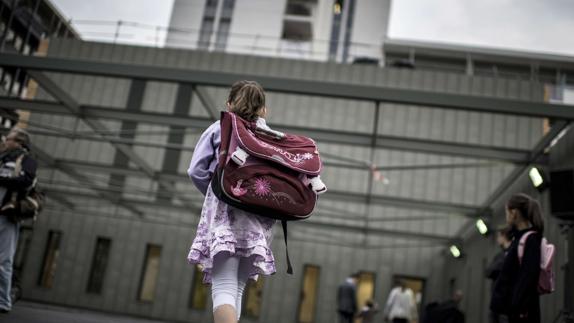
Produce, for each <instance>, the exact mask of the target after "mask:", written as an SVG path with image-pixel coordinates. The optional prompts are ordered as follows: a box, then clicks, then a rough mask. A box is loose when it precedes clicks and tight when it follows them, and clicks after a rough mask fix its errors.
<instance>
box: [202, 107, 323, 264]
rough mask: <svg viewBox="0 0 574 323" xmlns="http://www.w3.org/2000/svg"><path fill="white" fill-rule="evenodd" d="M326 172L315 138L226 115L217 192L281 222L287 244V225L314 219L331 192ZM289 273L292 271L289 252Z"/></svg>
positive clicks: (241, 206)
mask: <svg viewBox="0 0 574 323" xmlns="http://www.w3.org/2000/svg"><path fill="white" fill-rule="evenodd" d="M321 169H322V163H321V158H320V156H319V151H318V149H317V146H316V144H315V142H314V141H313V140H312V139H311V138H308V137H304V136H298V135H294V134H286V133H282V132H278V131H274V130H272V129H271V128H269V127H267V126H266V125H265V124H258V123H257V122H250V121H247V120H244V119H242V118H241V117H239V116H237V115H236V114H234V113H230V112H222V113H221V145H220V146H219V163H218V165H217V168H216V169H215V173H214V176H213V178H212V180H211V187H212V189H213V192H214V194H215V195H216V196H217V197H218V198H219V199H220V200H222V201H223V202H225V203H227V204H229V205H231V206H234V207H236V208H239V209H241V210H244V211H248V212H250V213H255V214H258V215H260V216H264V217H270V218H274V219H277V220H280V221H281V224H282V226H283V235H284V238H285V246H287V221H296V220H304V219H307V218H308V217H309V216H311V212H312V211H313V209H314V208H315V205H316V203H317V196H318V195H319V194H322V193H324V192H325V191H326V190H327V188H326V186H325V185H324V183H323V182H322V181H321V179H320V177H319V174H320V173H321ZM287 272H288V273H292V272H293V269H292V266H291V262H290V260H289V253H288V252H287Z"/></svg>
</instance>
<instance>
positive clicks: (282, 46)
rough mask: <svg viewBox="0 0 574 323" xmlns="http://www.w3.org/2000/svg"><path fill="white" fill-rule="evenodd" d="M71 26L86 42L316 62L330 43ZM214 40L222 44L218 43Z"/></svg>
mask: <svg viewBox="0 0 574 323" xmlns="http://www.w3.org/2000/svg"><path fill="white" fill-rule="evenodd" d="M71 23H72V25H73V26H74V27H76V28H77V29H78V30H79V31H80V32H81V34H82V36H83V38H84V39H86V40H94V41H102V42H111V43H122V44H130V45H141V46H151V47H172V48H187V49H200V50H207V51H216V52H217V51H222V52H223V51H225V52H230V53H241V54H249V55H259V56H271V57H286V58H297V59H306V60H318V61H327V60H329V57H330V52H329V45H330V44H331V43H332V42H333V41H331V40H326V39H312V40H310V41H293V40H287V39H281V38H279V37H276V36H270V35H265V34H244V33H217V32H214V33H211V32H209V33H203V34H202V33H201V31H200V30H199V29H192V28H174V27H166V26H157V25H150V24H145V23H139V22H132V21H123V20H120V21H103V20H72V21H71ZM218 38H219V39H224V41H218ZM341 46H346V47H347V48H346V50H347V51H348V53H349V54H348V58H347V61H346V62H353V61H354V60H355V59H356V58H363V57H370V58H374V59H378V60H380V59H381V57H382V43H381V44H369V43H358V42H350V43H344V42H341ZM341 46H337V47H338V48H339V55H337V57H339V59H338V60H337V61H338V62H341V60H342V59H341V58H340V57H341V56H342V55H341V53H342V52H343V51H344V50H345V48H342V47H341Z"/></svg>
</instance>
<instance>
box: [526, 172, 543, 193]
mask: <svg viewBox="0 0 574 323" xmlns="http://www.w3.org/2000/svg"><path fill="white" fill-rule="evenodd" d="M528 176H530V180H531V181H532V185H534V187H536V188H541V187H542V185H543V184H544V177H542V172H541V171H540V169H538V168H537V167H532V168H530V171H529V172H528Z"/></svg>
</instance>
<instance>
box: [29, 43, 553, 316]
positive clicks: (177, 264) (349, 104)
mask: <svg viewBox="0 0 574 323" xmlns="http://www.w3.org/2000/svg"><path fill="white" fill-rule="evenodd" d="M49 54H50V55H51V56H57V57H75V58H84V59H90V60H96V61H109V62H122V63H126V64H150V65H156V66H166V67H178V68H194V69H203V70H215V71H226V72H235V73H238V74H242V73H246V74H250V75H278V76H283V77H286V78H292V79H295V80H296V79H313V80H324V81H347V82H352V83H356V84H368V85H384V86H390V87H397V88H412V89H424V90H428V91H435V92H448V93H463V94H473V95H482V96H492V97H506V98H521V99H525V100H540V99H541V97H542V88H541V86H540V84H537V83H529V82H522V81H514V80H506V79H492V78H483V77H467V76H464V75H457V74H447V73H442V72H436V73H435V72H425V71H408V70H397V69H380V68H374V67H368V66H352V65H337V64H332V63H316V62H305V61H295V60H280V59H272V58H260V57H251V56H240V55H227V54H222V53H206V52H190V51H184V50H173V49H155V48H141V47H130V46H118V45H112V44H97V43H84V42H76V41H67V40H66V41H64V40H53V41H52V44H51V46H50V53H49ZM52 77H53V79H54V80H56V81H58V83H59V84H60V85H61V86H62V87H63V88H64V89H66V91H68V93H70V94H71V95H72V96H73V97H74V98H75V99H76V100H77V101H79V102H80V103H82V104H91V105H100V106H107V107H113V108H118V109H123V108H125V105H126V101H127V97H128V90H129V88H130V83H131V81H130V80H118V79H109V78H101V77H85V76H72V77H70V76H65V75H52ZM176 89H177V86H176V85H175V84H167V83H158V82H147V86H146V92H145V94H144V99H143V103H142V107H141V109H142V110H144V111H156V112H163V113H172V112H173V111H174V110H173V106H174V104H175V99H176V92H177V91H176ZM205 90H206V92H207V93H209V94H210V95H211V97H212V98H213V100H214V101H215V102H216V103H218V106H220V107H221V106H223V101H224V100H225V97H226V94H227V90H226V89H217V88H210V87H206V88H205ZM40 97H43V98H46V95H45V94H43V96H42V94H41V95H40ZM268 104H269V107H270V110H271V115H270V117H269V121H270V122H271V123H278V124H291V125H299V126H309V127H316V128H325V129H341V130H346V131H354V132H363V133H370V132H372V130H373V127H374V123H373V121H374V120H373V119H374V118H373V116H374V110H375V106H374V103H368V102H358V101H350V100H341V99H327V98H313V97H308V96H300V95H286V94H280V93H269V94H268ZM190 115H193V116H204V117H205V116H207V114H206V112H205V109H204V108H203V107H202V105H201V103H200V102H199V100H198V99H197V96H192V102H191V109H190ZM31 120H32V121H33V122H35V123H36V124H41V125H44V126H46V125H50V126H57V127H59V128H63V129H67V130H74V129H78V130H81V131H88V130H90V129H89V128H88V127H87V126H86V125H85V124H84V123H83V122H81V121H78V120H76V119H74V118H71V117H66V118H63V117H52V116H48V115H43V114H34V115H33V116H32V118H31ZM106 126H107V127H109V128H110V129H116V130H117V129H119V128H120V123H119V122H116V121H106ZM541 129H542V122H541V120H540V119H536V118H523V117H514V116H501V115H493V114H477V113H470V112H456V111H452V110H441V109H435V108H432V109H431V108H422V107H409V106H399V105H391V104H382V105H381V113H380V119H379V127H378V129H377V130H378V133H380V134H387V135H393V136H406V137H412V138H430V139H435V140H445V141H456V142H461V143H475V144H482V145H489V146H502V147H513V148H531V147H532V145H533V144H534V142H536V140H537V139H538V138H539V137H540V136H541V133H542V130H541ZM136 130H137V132H136V136H135V139H136V140H139V141H147V142H153V143H160V144H161V143H165V142H166V141H167V140H168V139H167V137H168V136H167V134H168V130H169V129H168V127H164V126H157V125H151V124H138V125H137V129H136ZM189 130H190V131H189V133H188V132H186V134H185V137H184V141H183V143H184V145H188V146H190V147H193V146H194V145H195V142H196V141H197V139H198V137H199V135H200V132H197V131H196V130H193V129H189ZM158 132H159V133H160V134H159V135H158V134H157V133H158ZM152 133H155V134H152ZM162 133H163V134H162ZM35 141H36V143H38V144H39V145H40V146H41V147H43V148H44V149H45V150H46V151H48V152H50V154H52V155H54V156H55V157H58V158H63V159H74V160H82V161H97V162H100V163H105V164H109V165H111V164H112V162H113V160H114V154H115V152H114V148H113V147H112V146H111V145H110V144H108V143H101V142H96V141H90V140H79V139H75V140H71V139H62V138H55V137H48V136H46V137H40V136H38V137H36V138H35ZM319 146H320V149H321V151H322V152H323V153H330V154H340V155H341V156H346V157H351V158H354V159H358V160H360V161H366V162H369V156H370V152H369V149H367V148H361V147H352V146H345V145H335V144H326V143H321V142H320V143H319ZM134 150H135V151H136V152H137V153H138V154H139V156H141V157H142V158H144V159H145V160H146V162H148V163H149V164H150V165H152V167H153V169H155V170H161V169H162V165H161V163H162V161H163V154H164V149H163V148H152V147H142V146H138V147H134ZM190 157H191V152H189V151H184V152H182V154H181V156H180V160H179V168H178V169H174V170H173V172H178V173H184V172H185V169H186V168H187V165H188V163H189V159H190ZM477 161H478V160H475V159H470V158H458V157H447V156H439V155H431V154H423V153H409V152H402V151H391V150H383V149H379V150H377V151H376V153H375V159H374V162H375V164H376V165H377V166H393V165H425V164H448V163H474V162H477ZM510 169H511V168H509V166H508V165H505V164H502V165H499V164H494V165H491V166H489V167H475V168H452V169H448V168H447V169H434V170H417V171H392V172H385V173H384V175H385V176H387V177H388V178H389V179H390V184H388V185H383V184H382V183H378V182H377V183H375V186H374V187H373V191H374V193H376V194H384V195H390V196H397V197H412V198H418V199H425V200H435V201H443V202H454V203H460V204H468V205H479V204H480V203H482V202H483V200H484V199H485V197H486V196H487V195H488V192H490V191H491V190H492V189H493V188H494V187H496V185H497V184H498V183H499V182H500V181H501V179H502V177H503V176H504V175H505V174H507V173H508V172H509V171H510ZM87 175H88V176H89V177H90V178H92V179H93V180H94V181H96V182H97V183H107V181H108V177H109V174H105V173H96V172H90V173H87ZM41 176H42V177H41V178H42V181H43V182H44V183H51V184H50V185H55V184H56V183H60V184H61V185H68V186H70V185H71V184H72V183H75V184H74V185H76V186H78V187H81V186H82V183H77V182H76V181H75V180H73V179H72V178H70V177H69V176H68V175H66V174H64V173H62V172H60V171H55V170H53V169H42V170H41ZM369 176H370V174H369V172H368V171H361V170H348V169H341V168H329V167H327V168H326V169H325V171H324V175H323V177H324V179H325V181H326V182H327V184H328V185H329V187H330V188H331V189H333V190H342V191H349V192H360V193H366V192H367V191H368V185H367V184H368V177H369ZM469 183H472V184H471V185H469ZM70 187H75V186H70ZM177 188H178V189H180V191H182V192H185V194H186V196H189V197H190V198H197V199H198V200H199V201H200V199H201V197H200V195H199V194H198V193H197V192H196V191H195V190H194V189H193V188H192V186H191V185H190V184H188V185H187V186H185V185H184V184H180V183H178V184H177ZM157 189H158V188H157V184H154V183H153V181H152V180H150V179H146V178H145V177H144V176H128V177H127V179H126V190H125V192H124V193H123V194H124V197H132V198H138V199H141V200H142V203H143V202H145V201H148V202H153V201H154V200H155V197H156V193H157ZM78 190H81V189H80V188H78ZM74 201H75V202H76V203H79V208H78V210H76V211H74V212H71V211H69V210H65V209H64V208H63V207H62V206H60V205H58V204H57V203H56V202H55V201H50V210H49V211H47V212H46V214H45V216H44V217H42V218H41V219H40V220H39V222H38V223H37V224H36V232H35V234H34V239H33V242H32V249H31V251H30V254H29V255H28V258H27V259H28V264H27V265H26V273H25V281H24V284H25V290H26V295H27V297H29V298H31V299H37V300H43V301H50V302H56V303H62V304H68V305H73V306H82V307H89V308H96V309H102V310H106V311H116V312H123V313H130V314H136V315H145V316H153V317H158V318H165V319H175V320H186V321H189V320H192V321H197V322H204V321H206V320H208V317H209V314H210V311H209V310H207V311H205V312H201V313H198V312H194V311H191V310H189V309H188V308H187V303H188V297H189V291H190V288H191V278H192V275H193V268H192V267H190V266H188V265H187V264H186V261H185V257H186V255H187V248H188V247H189V245H190V243H191V240H192V238H193V235H194V231H195V225H196V223H197V219H198V216H199V214H197V213H195V212H192V211H188V212H182V211H181V209H179V210H177V209H174V208H163V209H161V208H148V207H140V209H141V210H142V211H144V213H145V216H144V218H143V219H138V218H135V217H134V216H133V215H131V214H129V213H125V211H123V210H122V209H121V208H116V207H114V206H110V205H109V203H108V202H106V201H104V200H100V201H94V200H85V201H84V200H82V199H76V198H74ZM333 209H336V210H338V211H339V212H338V213H340V214H342V216H346V217H347V218H348V219H350V220H333V223H350V224H355V225H364V226H365V228H367V227H373V228H384V229H399V230H406V231H413V232H426V233H429V234H441V235H454V234H455V233H456V232H457V231H458V230H459V229H460V227H461V226H462V225H464V224H465V223H466V222H467V220H466V219H465V218H462V217H460V216H458V215H449V214H438V213H436V212H434V213H433V212H423V211H420V210H406V209H401V208H391V207H386V206H380V207H379V206H377V207H370V208H368V207H366V206H365V205H359V204H353V203H336V202H329V203H323V202H320V203H319V210H326V211H332V210H333ZM330 213H332V212H330ZM421 215H422V216H435V217H437V216H438V217H442V218H441V219H438V220H433V221H421V220H417V221H413V220H407V219H406V217H408V216H421ZM385 217H389V219H388V220H385V219H384V218H385ZM374 218H377V219H378V220H374ZM381 218H383V220H382V221H381ZM391 218H392V219H391ZM292 228H293V229H292V230H291V233H292V235H293V239H292V242H291V243H290V251H291V254H292V256H293V258H292V259H293V262H294V264H295V270H296V274H295V276H294V277H288V276H287V275H285V274H284V272H285V266H284V260H283V256H284V250H283V248H284V247H283V246H282V243H280V242H281V236H280V235H278V236H277V239H276V245H274V251H275V256H276V259H277V261H278V274H277V275H275V276H272V277H270V278H267V279H266V281H265V290H264V308H263V313H262V317H261V321H264V322H269V321H271V320H274V321H277V322H292V321H293V320H294V316H295V314H294V313H295V312H296V309H297V306H298V295H299V288H300V285H301V277H300V276H298V275H300V274H301V273H302V269H303V265H304V264H305V263H310V264H315V265H318V266H320V267H321V281H320V283H319V286H320V289H321V292H320V295H319V302H318V305H317V306H318V312H317V322H332V321H334V319H335V308H334V299H333V297H334V296H333V295H334V291H335V289H336V286H337V284H339V283H340V282H341V281H342V280H343V279H344V278H345V275H347V274H348V273H350V272H352V271H356V270H366V271H373V272H375V273H376V282H377V286H376V289H375V297H376V299H377V300H378V301H379V302H380V303H383V302H384V301H385V297H386V294H387V292H388V290H389V288H390V283H391V277H392V275H393V274H404V275H410V276H418V277H423V278H426V279H427V290H426V291H427V297H426V299H427V300H432V299H436V298H439V297H442V296H443V295H444V293H445V288H446V287H445V286H446V285H447V284H448V281H447V280H446V278H445V277H444V275H443V274H442V272H443V262H442V260H443V259H444V255H443V251H444V248H443V247H441V246H436V245H432V244H430V243H425V242H420V241H409V240H408V239H406V238H401V237H398V238H397V237H394V236H389V237H387V236H379V235H373V234H358V233H351V232H339V231H334V230H328V229H316V228H315V227H314V228H308V227H305V224H304V223H302V224H296V225H293V226H292ZM51 229H56V230H62V231H63V234H64V238H63V242H62V253H61V255H60V264H61V265H59V267H58V270H57V276H56V284H55V286H54V288H53V289H51V290H43V289H40V288H38V287H36V286H35V283H36V278H37V275H38V271H39V268H40V262H41V261H42V255H43V252H44V251H43V246H44V245H45V241H46V239H47V232H48V230H51ZM100 235H101V236H107V237H110V238H111V239H112V252H111V263H110V266H109V271H108V274H107V277H106V282H105V286H104V294H103V295H102V296H92V295H87V294H86V293H85V292H84V291H85V287H86V284H87V279H88V275H89V266H90V262H91V257H92V253H93V248H94V244H95V241H96V237H97V236H100ZM309 237H312V238H316V240H321V241H324V242H317V241H316V240H315V239H314V240H312V241H310V240H309ZM333 241H338V242H340V243H339V244H335V243H333ZM146 243H155V244H159V245H162V247H163V248H162V258H161V268H160V280H159V285H158V289H157V291H156V301H154V302H153V303H152V304H143V303H140V302H138V301H137V300H136V296H137V295H136V293H137V288H138V282H139V275H140V273H141V267H142V263H143V257H144V253H145V246H146ZM406 243H411V244H412V245H411V246H410V247H405V246H404V244H406ZM367 245H368V246H372V245H375V246H376V248H370V249H367V248H365V246H367ZM397 245H400V247H393V246H397ZM477 248H478V247H477ZM284 295H292V296H289V297H284ZM278 309H280V310H278Z"/></svg>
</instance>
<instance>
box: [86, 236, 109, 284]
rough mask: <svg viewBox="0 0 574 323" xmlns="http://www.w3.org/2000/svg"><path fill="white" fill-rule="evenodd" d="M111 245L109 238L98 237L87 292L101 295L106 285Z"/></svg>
mask: <svg viewBox="0 0 574 323" xmlns="http://www.w3.org/2000/svg"><path fill="white" fill-rule="evenodd" d="M111 245H112V241H111V240H110V239H108V238H101V237H98V239H97V240H96V247H95V249H94V256H93V258H92V267H91V269H90V278H89V279H88V287H87V289H86V292H88V293H93V294H101V292H102V286H103V285H104V278H105V276H106V268H107V266H108V259H109V255H110V247H111Z"/></svg>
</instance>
